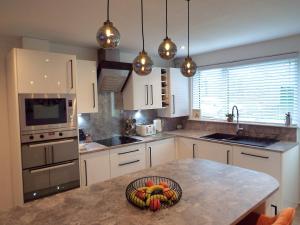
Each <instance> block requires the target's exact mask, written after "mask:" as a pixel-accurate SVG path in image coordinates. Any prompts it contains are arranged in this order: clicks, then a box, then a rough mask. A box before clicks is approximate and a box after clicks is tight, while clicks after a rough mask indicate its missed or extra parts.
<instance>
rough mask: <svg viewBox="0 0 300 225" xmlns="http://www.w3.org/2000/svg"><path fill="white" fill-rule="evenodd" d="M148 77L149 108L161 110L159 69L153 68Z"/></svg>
mask: <svg viewBox="0 0 300 225" xmlns="http://www.w3.org/2000/svg"><path fill="white" fill-rule="evenodd" d="M147 77H148V85H149V90H148V96H149V108H150V109H159V108H162V98H161V68H157V67H154V68H152V72H151V73H150V74H149V75H148V76H147Z"/></svg>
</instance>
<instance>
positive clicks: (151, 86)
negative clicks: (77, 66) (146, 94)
mask: <svg viewBox="0 0 300 225" xmlns="http://www.w3.org/2000/svg"><path fill="white" fill-rule="evenodd" d="M150 88H151V105H153V85H152V84H151V85H150Z"/></svg>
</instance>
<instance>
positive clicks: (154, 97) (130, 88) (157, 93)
mask: <svg viewBox="0 0 300 225" xmlns="http://www.w3.org/2000/svg"><path fill="white" fill-rule="evenodd" d="M161 93H162V91H161V69H160V68H157V67H154V68H152V72H151V73H150V74H149V75H147V76H140V75H138V74H136V73H135V72H134V71H133V72H132V74H131V76H130V78H129V80H128V83H127V85H126V87H125V89H124V91H123V104H124V109H125V110H142V109H159V108H162V100H161Z"/></svg>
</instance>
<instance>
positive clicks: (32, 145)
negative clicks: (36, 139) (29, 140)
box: [29, 139, 74, 148]
mask: <svg viewBox="0 0 300 225" xmlns="http://www.w3.org/2000/svg"><path fill="white" fill-rule="evenodd" d="M71 142H74V139H72V140H63V141H52V142H48V143H41V144H31V145H29V148H34V147H42V146H50V145H58V144H66V143H71Z"/></svg>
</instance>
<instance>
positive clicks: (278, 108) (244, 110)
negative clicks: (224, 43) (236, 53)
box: [192, 55, 299, 123]
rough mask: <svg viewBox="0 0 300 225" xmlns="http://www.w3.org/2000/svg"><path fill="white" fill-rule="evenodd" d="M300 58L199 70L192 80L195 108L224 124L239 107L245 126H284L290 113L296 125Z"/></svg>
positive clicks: (202, 114)
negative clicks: (260, 124) (226, 117)
mask: <svg viewBox="0 0 300 225" xmlns="http://www.w3.org/2000/svg"><path fill="white" fill-rule="evenodd" d="M298 100H299V65H298V57H296V56H295V55H294V57H292V58H282V59H274V58H273V59H272V60H270V59H269V60H268V61H262V62H256V63H253V62H252V63H249V62H248V63H247V64H243V65H229V64H228V65H227V66H223V67H222V68H210V69H201V68H200V69H199V70H198V72H197V73H196V75H195V76H194V77H193V79H192V107H193V109H201V116H202V117H204V118H208V119H219V120H224V119H225V114H226V113H228V112H230V113H231V109H232V106H233V105H237V106H238V108H239V112H240V120H241V121H245V122H264V123H284V119H285V114H286V113H287V112H291V114H292V117H293V123H297V121H296V119H297V118H298V115H299V114H298V113H299V110H298V106H299V104H298Z"/></svg>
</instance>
